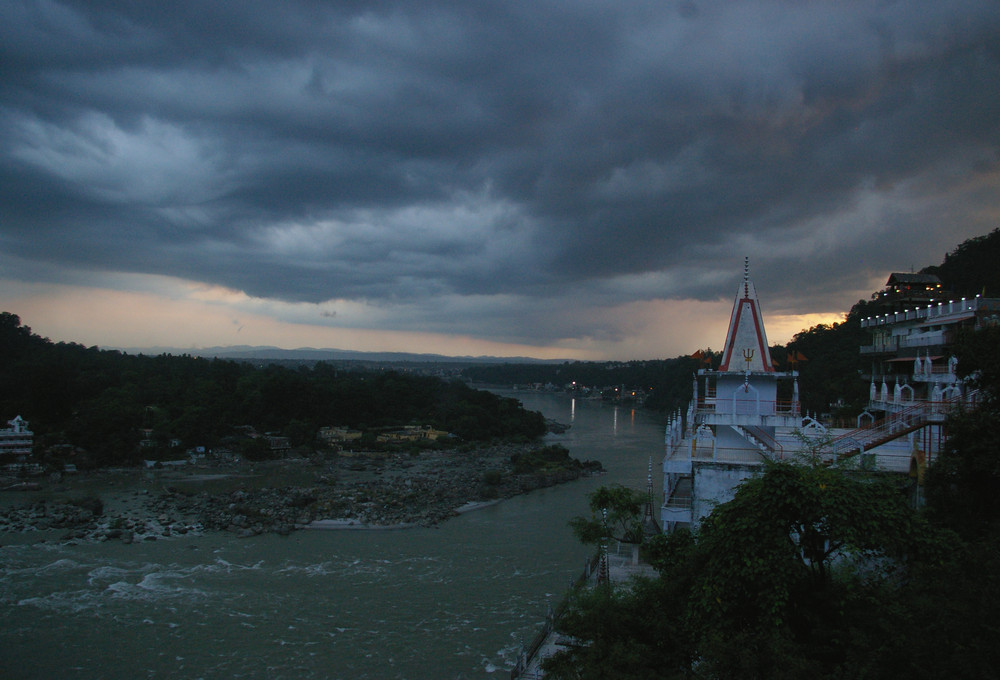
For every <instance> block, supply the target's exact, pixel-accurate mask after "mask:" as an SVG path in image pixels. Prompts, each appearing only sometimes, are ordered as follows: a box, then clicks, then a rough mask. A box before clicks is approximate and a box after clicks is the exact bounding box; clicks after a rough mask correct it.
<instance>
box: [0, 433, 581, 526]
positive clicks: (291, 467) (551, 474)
mask: <svg viewBox="0 0 1000 680" xmlns="http://www.w3.org/2000/svg"><path fill="white" fill-rule="evenodd" d="M600 471H601V466H600V463H594V462H587V463H581V462H579V461H576V460H575V459H573V458H570V457H569V455H568V452H566V451H565V449H561V447H543V446H542V445H540V444H528V445H510V444H503V445H495V446H488V447H483V448H477V449H471V450H460V449H451V450H444V451H423V452H420V453H415V454H411V453H388V454H387V453H354V454H341V455H336V456H332V455H331V456H329V457H325V458H324V457H320V456H316V457H313V458H311V459H297V460H283V461H272V462H266V463H255V464H249V463H247V464H242V465H225V466H198V467H194V466H191V467H190V468H188V469H184V470H157V471H135V470H129V471H117V472H108V471H105V472H96V473H90V474H87V475H81V476H79V477H75V478H64V479H50V480H48V481H47V482H43V483H41V484H40V488H38V489H31V490H27V491H22V492H16V491H12V492H8V493H7V494H5V495H4V498H3V499H2V500H3V507H2V508H0V532H28V531H35V530H43V531H44V530H55V531H57V532H59V533H58V536H57V537H58V538H61V539H63V540H98V541H105V540H121V541H124V542H133V541H138V540H158V539H164V538H169V537H175V536H178V535H184V534H188V533H202V532H206V531H229V532H232V533H235V534H236V535H238V536H241V537H248V536H255V535H258V534H262V533H265V532H276V533H279V534H287V533H290V532H292V531H295V530H298V529H306V528H398V527H407V526H432V525H434V524H437V523H438V522H441V521H444V520H446V519H448V518H449V517H452V516H454V515H456V514H457V513H458V512H459V511H460V510H466V509H469V508H471V507H476V506H478V505H479V504H486V503H490V502H494V501H497V500H501V499H503V498H508V497H511V496H514V495H517V494H520V493H525V492H528V491H532V490H534V489H538V488H541V487H545V486H551V485H553V484H559V483H562V482H566V481H571V480H573V479H577V478H579V477H580V476H582V475H587V474H593V473H596V472H600Z"/></svg>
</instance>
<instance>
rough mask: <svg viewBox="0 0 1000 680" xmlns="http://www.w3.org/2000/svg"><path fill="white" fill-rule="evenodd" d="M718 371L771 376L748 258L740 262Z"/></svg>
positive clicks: (770, 364)
mask: <svg viewBox="0 0 1000 680" xmlns="http://www.w3.org/2000/svg"><path fill="white" fill-rule="evenodd" d="M719 371H732V372H737V373H745V372H767V373H773V372H774V364H773V363H772V362H771V353H770V350H769V349H768V345H767V334H766V333H765V332H764V318H763V316H762V314H761V311H760V301H759V300H758V299H757V290H756V289H755V288H754V285H753V282H752V281H751V280H750V258H749V257H747V258H744V260H743V281H742V283H741V285H740V287H739V288H738V289H737V291H736V300H735V301H734V302H733V313H732V316H731V317H730V319H729V331H728V333H727V334H726V346H725V349H724V350H723V354H722V363H721V364H720V365H719Z"/></svg>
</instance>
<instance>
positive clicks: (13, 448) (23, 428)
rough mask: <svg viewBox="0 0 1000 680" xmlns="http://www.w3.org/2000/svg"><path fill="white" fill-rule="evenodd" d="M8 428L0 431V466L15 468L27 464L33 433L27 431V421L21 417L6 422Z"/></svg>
mask: <svg viewBox="0 0 1000 680" xmlns="http://www.w3.org/2000/svg"><path fill="white" fill-rule="evenodd" d="M7 424H8V425H10V427H9V428H6V429H3V430H0V465H3V466H17V465H24V464H26V463H28V462H29V461H30V459H31V448H32V446H33V445H34V440H35V433H34V432H32V431H31V430H29V429H28V421H26V420H25V419H24V418H22V417H21V416H17V417H15V418H14V419H13V420H8V421H7Z"/></svg>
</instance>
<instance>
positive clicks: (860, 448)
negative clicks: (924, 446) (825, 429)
mask: <svg viewBox="0 0 1000 680" xmlns="http://www.w3.org/2000/svg"><path fill="white" fill-rule="evenodd" d="M943 410H944V411H945V412H947V411H948V410H950V405H948V406H946V407H945V409H943ZM932 413H933V414H935V415H938V416H940V414H941V413H942V409H940V408H938V409H932V408H931V405H930V404H928V403H925V402H922V403H919V404H914V405H913V406H911V407H909V408H907V409H904V410H902V411H899V412H897V413H894V414H892V415H891V416H890V417H888V418H883V419H882V420H878V421H876V422H875V423H874V424H872V425H871V426H869V427H862V428H858V429H856V430H851V431H850V432H846V433H844V434H842V435H840V436H839V437H837V438H836V439H834V440H833V441H832V442H830V446H831V449H832V451H833V454H834V456H835V457H836V458H847V457H849V456H854V455H857V454H859V453H864V452H865V451H868V450H870V449H873V448H875V447H876V446H881V445H882V444H885V443H887V442H891V441H892V440H893V439H898V438H900V437H902V436H903V435H907V434H909V433H910V432H913V431H914V430H919V429H920V428H921V427H923V426H924V425H926V424H927V423H928V422H929V421H930V416H931V414H932Z"/></svg>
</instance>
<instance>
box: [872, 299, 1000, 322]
mask: <svg viewBox="0 0 1000 680" xmlns="http://www.w3.org/2000/svg"><path fill="white" fill-rule="evenodd" d="M980 299H981V298H980V297H979V296H978V295H977V296H976V297H974V298H969V299H966V298H962V299H961V300H949V301H948V302H939V303H937V304H929V305H926V306H922V307H914V308H913V309H904V310H903V311H902V312H892V313H890V314H881V315H879V316H869V317H867V318H865V319H862V320H861V327H862V328H873V327H876V326H887V325H890V324H894V323H900V322H902V321H919V320H922V319H938V318H939V319H941V320H942V321H946V320H948V319H947V317H949V316H965V315H967V314H968V313H969V312H974V311H976V310H977V309H979V302H980Z"/></svg>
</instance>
